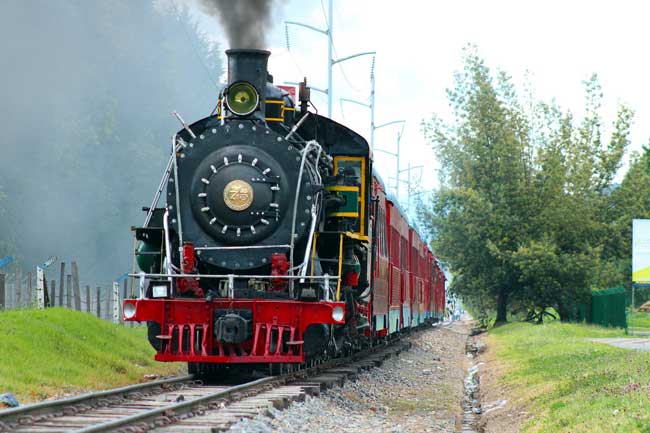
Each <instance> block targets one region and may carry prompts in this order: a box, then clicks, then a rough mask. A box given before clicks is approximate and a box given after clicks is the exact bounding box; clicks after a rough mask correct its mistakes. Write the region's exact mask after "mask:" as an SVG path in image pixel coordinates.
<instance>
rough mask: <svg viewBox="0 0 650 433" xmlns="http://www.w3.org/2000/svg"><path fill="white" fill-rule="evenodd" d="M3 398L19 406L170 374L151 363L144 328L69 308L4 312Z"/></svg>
mask: <svg viewBox="0 0 650 433" xmlns="http://www.w3.org/2000/svg"><path fill="white" fill-rule="evenodd" d="M0 343H1V344H0V393H3V392H11V393H13V394H14V395H16V397H17V398H18V400H19V401H20V403H21V404H22V403H26V402H33V401H37V400H42V399H45V398H48V397H51V396H54V395H60V394H67V393H75V392H82V391H89V390H96V389H104V388H110V387H115V386H121V385H128V384H132V383H138V382H142V381H143V380H144V378H143V376H144V375H145V374H160V375H172V374H176V373H177V372H178V370H179V364H169V363H167V364H162V363H158V362H156V361H154V360H153V356H154V351H153V349H152V348H151V346H149V343H148V342H147V338H146V328H144V327H138V328H127V327H124V326H120V325H114V324H112V323H109V322H106V321H103V320H99V319H97V318H95V317H93V316H91V315H90V314H86V313H79V312H76V311H71V310H68V309H65V308H51V309H46V310H14V311H3V312H0Z"/></svg>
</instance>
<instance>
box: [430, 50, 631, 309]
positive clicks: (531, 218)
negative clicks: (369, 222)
mask: <svg viewBox="0 0 650 433" xmlns="http://www.w3.org/2000/svg"><path fill="white" fill-rule="evenodd" d="M585 90H586V103H585V114H584V116H583V117H582V119H581V120H580V121H579V122H578V124H577V125H575V121H574V118H573V116H572V115H571V114H570V113H568V112H563V111H562V110H561V109H560V108H559V107H557V106H556V105H554V104H545V103H542V102H537V101H535V100H534V98H531V100H530V101H529V104H527V107H528V108H527V109H524V108H523V106H524V104H522V103H521V102H520V101H521V98H520V97H519V96H518V94H517V92H516V90H515V88H514V86H513V85H512V84H511V81H510V78H509V77H508V76H507V75H506V74H505V73H503V72H500V73H498V74H496V76H493V75H492V74H491V73H490V70H489V68H488V67H487V66H486V65H485V63H484V61H483V60H482V59H481V58H480V57H479V56H478V54H477V53H476V50H475V49H474V48H469V49H467V50H466V51H465V53H464V69H463V71H461V72H459V73H457V74H456V76H455V87H454V88H453V89H451V90H449V92H448V94H449V101H450V105H451V107H452V109H453V113H454V117H453V120H452V122H451V123H448V124H447V123H445V122H442V121H441V120H440V119H439V118H436V117H435V116H434V118H433V119H432V120H431V121H428V122H424V123H423V131H424V134H425V137H426V138H427V139H428V140H429V142H430V143H431V144H432V146H433V147H434V150H435V151H436V154H437V157H438V160H439V162H440V164H441V166H442V170H441V185H442V186H441V188H440V190H439V191H438V192H437V194H436V195H435V197H434V200H433V203H432V206H431V208H430V211H429V212H426V211H425V215H424V216H425V218H424V220H425V221H428V222H429V224H430V226H431V229H432V232H433V233H434V237H435V240H434V242H433V247H434V249H435V251H436V253H437V254H438V255H439V256H440V257H441V258H442V259H443V260H444V261H446V262H447V263H448V264H449V266H450V268H451V270H452V273H453V275H454V279H453V282H452V287H451V289H452V290H453V291H454V292H455V293H457V294H459V295H460V296H461V297H462V298H463V299H465V300H466V301H468V302H470V303H472V304H474V305H476V304H480V305H481V308H483V309H492V310H494V311H495V312H496V320H497V322H504V321H506V319H507V313H508V307H509V306H510V307H511V308H512V309H515V310H520V309H525V310H528V311H541V312H543V311H544V310H545V309H546V308H549V307H553V308H555V309H556V310H557V311H558V313H559V314H560V316H561V317H562V318H563V319H567V318H569V317H570V316H571V315H572V314H573V312H574V310H575V306H576V303H578V302H580V300H581V299H582V298H583V296H584V294H585V292H586V290H587V289H589V288H590V287H591V286H593V285H594V284H595V283H597V282H598V278H597V277H598V275H599V273H598V270H599V268H600V267H601V264H600V263H601V259H602V258H603V255H604V242H603V239H604V238H605V237H606V236H604V235H605V234H606V233H607V232H608V224H609V220H608V219H607V209H608V203H609V201H610V192H611V189H612V179H613V178H614V176H615V174H616V172H617V170H618V169H619V168H620V165H621V158H622V156H623V154H624V152H625V149H626V147H627V145H628V138H627V137H628V134H629V126H630V121H631V117H632V112H631V111H630V110H629V109H628V108H627V107H624V106H622V107H620V110H619V113H618V117H617V119H616V121H615V122H614V125H613V128H612V129H613V131H614V132H613V133H612V135H611V139H610V140H609V141H608V142H607V143H606V144H603V140H602V135H603V133H602V129H603V127H602V123H603V122H602V119H601V117H600V115H599V110H600V107H601V104H602V97H603V96H602V91H601V89H600V85H599V83H598V79H597V77H596V76H593V77H591V78H590V79H589V80H588V81H586V82H585Z"/></svg>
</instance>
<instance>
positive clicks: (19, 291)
mask: <svg viewBox="0 0 650 433" xmlns="http://www.w3.org/2000/svg"><path fill="white" fill-rule="evenodd" d="M15 285H16V287H15V289H16V307H18V308H20V307H22V297H23V271H22V269H20V266H19V267H18V269H16V284H15Z"/></svg>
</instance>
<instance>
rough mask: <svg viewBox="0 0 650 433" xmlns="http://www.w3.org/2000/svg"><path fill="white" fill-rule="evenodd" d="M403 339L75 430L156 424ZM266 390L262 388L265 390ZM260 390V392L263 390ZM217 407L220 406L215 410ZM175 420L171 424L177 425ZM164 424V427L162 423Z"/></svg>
mask: <svg viewBox="0 0 650 433" xmlns="http://www.w3.org/2000/svg"><path fill="white" fill-rule="evenodd" d="M400 342H401V340H400V339H396V340H394V341H392V342H390V343H388V344H386V345H377V346H374V347H371V348H368V349H366V350H363V351H361V352H357V353H355V354H353V355H351V356H347V357H345V358H333V359H330V360H327V361H325V362H323V363H322V364H317V365H315V366H313V367H308V368H305V369H302V370H298V371H293V372H288V373H285V374H280V375H277V376H269V377H264V378H262V379H257V380H254V381H251V382H247V383H244V384H241V385H234V386H232V387H230V388H228V389H225V390H221V391H218V392H215V393H212V394H209V395H205V396H202V397H199V398H196V399H191V400H186V401H183V402H180V403H174V404H170V405H167V406H164V407H160V408H157V409H153V410H149V411H146V412H142V413H138V414H133V415H129V416H127V417H124V418H119V419H116V420H113V421H108V422H105V423H102V424H97V425H94V426H88V427H85V428H82V429H79V430H74V433H105V432H114V431H116V430H118V429H120V428H124V427H128V426H133V425H135V424H139V423H154V422H155V421H156V419H158V418H159V417H169V416H173V417H178V416H179V415H183V414H186V413H189V412H192V411H195V410H196V409H197V408H199V407H200V406H204V405H207V404H209V403H210V402H212V401H218V400H223V399H227V398H229V397H231V396H233V395H234V394H240V395H241V393H243V392H245V391H250V390H253V389H254V388H258V387H262V386H263V385H268V384H271V383H277V384H279V385H282V384H286V383H291V382H293V381H295V380H299V379H303V378H306V377H310V376H315V375H318V374H320V373H326V372H327V371H328V370H330V369H334V368H337V367H340V366H342V365H345V364H346V363H350V362H354V361H357V360H360V359H363V358H364V357H369V356H371V355H374V354H376V353H378V352H381V351H384V350H386V349H389V348H391V347H393V346H395V345H397V344H398V343H400ZM401 350H402V349H400V350H398V351H397V352H396V353H399V352H400V351H401ZM261 390H262V389H261ZM261 390H260V391H261ZM215 410H216V409H215ZM173 424H174V423H173V422H172V423H170V425H173ZM161 427H163V426H161Z"/></svg>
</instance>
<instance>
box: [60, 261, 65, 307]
mask: <svg viewBox="0 0 650 433" xmlns="http://www.w3.org/2000/svg"><path fill="white" fill-rule="evenodd" d="M64 277H65V262H61V276H60V278H59V307H63V292H64V289H65V286H64V285H63V284H64V283H65V281H64V279H63V278H64Z"/></svg>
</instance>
